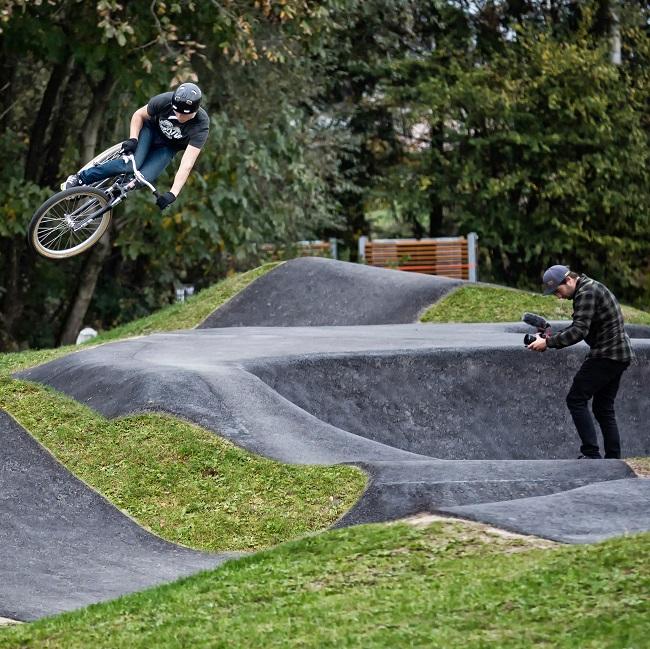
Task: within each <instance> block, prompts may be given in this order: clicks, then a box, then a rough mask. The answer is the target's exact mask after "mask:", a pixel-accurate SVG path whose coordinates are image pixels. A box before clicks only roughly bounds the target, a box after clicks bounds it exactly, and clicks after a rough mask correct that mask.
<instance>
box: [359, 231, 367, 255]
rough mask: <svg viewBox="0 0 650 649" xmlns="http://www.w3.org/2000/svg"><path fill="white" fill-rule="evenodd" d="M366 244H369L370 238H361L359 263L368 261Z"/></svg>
mask: <svg viewBox="0 0 650 649" xmlns="http://www.w3.org/2000/svg"><path fill="white" fill-rule="evenodd" d="M366 243H368V237H366V236H363V237H359V261H365V260H366Z"/></svg>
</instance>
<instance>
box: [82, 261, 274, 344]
mask: <svg viewBox="0 0 650 649" xmlns="http://www.w3.org/2000/svg"><path fill="white" fill-rule="evenodd" d="M280 263H281V262H271V263H268V264H264V265H263V266H259V267H258V268H253V269H252V270H249V271H248V272H246V273H240V274H237V275H232V276H231V277H227V278H226V279H224V280H222V281H221V282H218V283H217V284H214V285H213V286H210V287H208V288H205V289H203V290H202V291H200V292H199V293H197V294H196V295H192V296H191V297H189V298H188V299H187V300H186V301H185V302H182V303H180V304H171V305H170V306H167V307H164V308H163V309H160V310H159V311H156V312H155V313H152V314H151V315H149V316H146V317H144V318H140V319H139V320H134V321H133V322H128V323H126V324H124V325H121V326H119V327H115V328H114V329H111V330H110V331H106V332H104V333H102V334H100V335H99V336H98V337H97V338H95V339H93V342H106V341H109V340H116V339H118V338H127V337H131V336H143V335H146V334H150V333H154V332H156V331H173V330H178V329H191V328H192V327H196V325H198V324H200V323H201V322H203V320H205V319H206V318H207V317H208V316H209V315H210V314H211V313H212V312H213V311H214V310H215V309H216V308H217V307H219V306H221V305H222V304H224V303H225V302H227V301H228V300H229V299H230V298H231V297H233V296H234V295H236V294H237V293H239V292H240V291H241V290H243V289H245V288H246V287H247V286H248V285H249V284H250V283H251V282H253V281H255V280H256V279H257V278H258V277H261V276H262V275H264V274H266V273H268V272H269V271H270V270H273V268H275V267H276V266H278V265H279V264H280Z"/></svg>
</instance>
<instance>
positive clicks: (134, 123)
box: [129, 106, 149, 139]
mask: <svg viewBox="0 0 650 649" xmlns="http://www.w3.org/2000/svg"><path fill="white" fill-rule="evenodd" d="M146 121H149V113H148V112H147V107H146V106H142V108H138V110H136V111H135V113H133V115H132V117H131V130H130V131H129V137H134V138H136V139H137V138H138V137H139V136H140V131H141V130H142V126H143V125H144V123H145V122H146Z"/></svg>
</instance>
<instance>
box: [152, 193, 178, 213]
mask: <svg viewBox="0 0 650 649" xmlns="http://www.w3.org/2000/svg"><path fill="white" fill-rule="evenodd" d="M175 200H176V196H174V194H172V193H171V192H165V193H164V194H161V195H160V196H158V200H157V201H156V205H157V206H158V207H159V208H160V209H161V211H162V210H164V209H165V208H166V207H167V206H168V205H171V204H172V203H173V202H174V201H175Z"/></svg>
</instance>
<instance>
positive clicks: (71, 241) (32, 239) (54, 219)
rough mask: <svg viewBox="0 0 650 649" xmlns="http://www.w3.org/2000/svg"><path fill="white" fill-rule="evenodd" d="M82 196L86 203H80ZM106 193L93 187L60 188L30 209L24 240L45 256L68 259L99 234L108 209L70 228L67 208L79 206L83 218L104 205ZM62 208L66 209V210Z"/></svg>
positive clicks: (77, 207) (108, 217)
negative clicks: (26, 239)
mask: <svg viewBox="0 0 650 649" xmlns="http://www.w3.org/2000/svg"><path fill="white" fill-rule="evenodd" d="M84 198H85V199H86V200H87V203H84V202H83V201H84ZM109 200H110V197H109V196H108V194H106V193H105V192H103V191H102V190H101V189H96V188H94V187H85V186H84V187H73V188H71V189H64V190H63V191H61V192H58V193H57V194H54V196H52V197H51V198H49V199H48V200H46V201H45V203H43V204H42V205H41V206H40V207H39V208H38V209H37V210H36V212H35V213H34V216H33V217H32V220H31V221H30V224H29V234H28V242H29V246H30V248H31V249H32V250H33V251H34V252H35V253H37V254H39V255H41V256H42V257H46V258H48V259H68V258H69V257H74V256H76V255H79V254H81V253H82V252H85V251H86V250H88V249H89V248H91V247H92V246H94V245H95V244H96V243H97V242H98V241H99V240H100V239H101V237H102V235H103V234H104V232H106V229H107V228H108V225H109V223H110V222H111V214H112V212H111V211H110V210H109V211H108V212H105V213H104V214H103V215H102V216H101V217H98V218H97V219H96V221H98V222H95V221H91V223H90V224H88V225H89V227H86V228H83V229H82V230H79V231H78V232H73V230H72V228H71V227H70V222H71V221H70V218H71V217H70V213H69V212H70V211H72V212H74V211H75V210H79V209H82V210H84V212H83V213H82V214H83V216H84V218H85V217H87V216H89V215H90V214H91V213H92V211H96V210H99V209H101V208H103V207H106V205H108V202H109ZM66 209H67V210H68V212H66Z"/></svg>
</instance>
